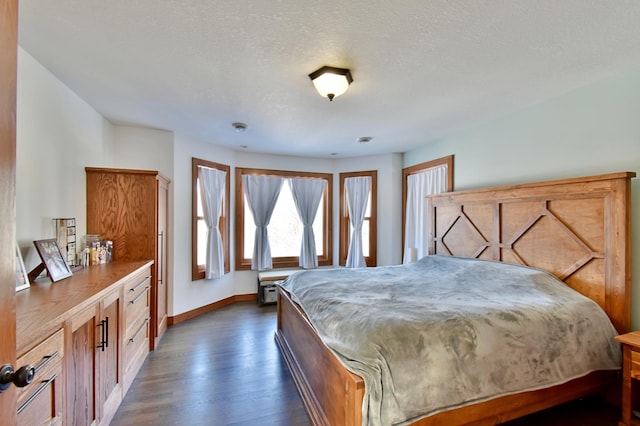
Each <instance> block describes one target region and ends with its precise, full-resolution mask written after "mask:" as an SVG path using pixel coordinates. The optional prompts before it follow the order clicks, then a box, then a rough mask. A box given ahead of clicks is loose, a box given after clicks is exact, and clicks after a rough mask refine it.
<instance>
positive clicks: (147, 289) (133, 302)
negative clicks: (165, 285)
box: [129, 287, 151, 305]
mask: <svg viewBox="0 0 640 426" xmlns="http://www.w3.org/2000/svg"><path fill="white" fill-rule="evenodd" d="M150 288H151V287H147V288H145V289H144V291H143V292H142V293H140V294H139V295H137V296H136V298H135V299H133V300H132V301H131V302H129V303H131V304H132V305H135V304H136V302H137V301H138V299H140V298H141V297H142V296H145V295H146V294H147V293H148V292H149V289H150Z"/></svg>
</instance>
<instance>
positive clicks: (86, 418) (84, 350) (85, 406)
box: [66, 307, 100, 426]
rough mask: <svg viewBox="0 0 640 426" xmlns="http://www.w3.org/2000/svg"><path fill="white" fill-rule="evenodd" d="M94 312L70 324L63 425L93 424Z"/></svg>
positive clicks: (81, 316)
mask: <svg viewBox="0 0 640 426" xmlns="http://www.w3.org/2000/svg"><path fill="white" fill-rule="evenodd" d="M97 328H98V320H97V312H96V308H95V307H94V308H91V309H89V310H87V311H85V312H83V313H82V314H80V315H78V316H77V317H75V318H74V319H73V320H72V324H71V330H72V335H71V336H72V337H71V348H70V351H69V352H70V353H71V356H70V357H68V359H69V362H67V363H66V366H67V372H66V380H67V390H68V392H67V420H68V421H67V423H68V424H73V425H80V426H83V425H90V424H93V423H94V422H95V421H96V420H97V417H98V416H97V413H96V405H95V395H96V348H97V346H98V344H99V341H100V333H99V332H97Z"/></svg>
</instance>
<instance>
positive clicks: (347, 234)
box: [339, 170, 378, 266]
mask: <svg viewBox="0 0 640 426" xmlns="http://www.w3.org/2000/svg"><path fill="white" fill-rule="evenodd" d="M357 176H370V177H371V192H370V193H369V200H368V202H367V211H366V212H365V215H364V222H363V223H362V251H363V253H364V260H365V261H366V262H367V266H376V264H377V257H376V254H377V248H376V230H377V213H378V183H377V179H378V172H377V171H376V170H370V171H366V172H352V173H340V259H339V260H340V265H345V264H346V263H347V254H348V251H349V239H350V238H351V229H352V227H351V223H350V220H349V208H348V206H347V193H346V191H345V186H344V182H345V179H346V178H350V177H357Z"/></svg>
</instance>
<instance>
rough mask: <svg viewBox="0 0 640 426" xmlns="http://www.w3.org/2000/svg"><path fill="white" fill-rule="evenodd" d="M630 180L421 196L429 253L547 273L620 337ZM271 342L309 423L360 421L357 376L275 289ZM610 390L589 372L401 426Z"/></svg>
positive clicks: (500, 416)
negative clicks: (428, 221)
mask: <svg viewBox="0 0 640 426" xmlns="http://www.w3.org/2000/svg"><path fill="white" fill-rule="evenodd" d="M634 176H635V174H634V173H631V172H625V173H615V174H608V175H600V176H592V177H586V178H576V179H565V180H559V181H548V182H542V183H536V184H524V185H513V186H508V187H501V188H490V189H483V190H476V191H463V192H455V193H447V194H442V195H439V196H434V197H431V198H430V207H429V210H430V214H431V215H432V218H433V219H434V220H433V221H432V224H433V226H432V229H431V230H430V235H429V241H430V253H431V254H437V255H440V256H438V257H441V256H454V257H464V258H474V259H479V260H482V261H484V260H487V261H500V262H505V263H509V264H516V265H526V266H531V267H535V268H540V269H542V270H544V271H548V272H550V273H551V274H553V275H554V276H555V277H557V278H558V279H560V280H562V281H563V282H564V283H565V284H566V285H567V286H569V287H571V288H572V289H574V290H576V291H577V292H579V293H581V294H582V295H584V296H586V297H587V298H589V299H591V300H593V301H594V302H595V303H596V304H597V305H599V306H600V307H601V308H602V310H603V311H604V312H605V313H606V314H607V315H608V317H609V318H610V321H611V324H613V326H615V329H616V330H617V331H618V332H626V331H628V329H629V326H630V298H629V294H630V290H629V288H630V257H629V250H630V234H629V227H630V179H631V178H632V177H634ZM481 263H482V262H481ZM486 263H493V262H486ZM372 269H374V268H372ZM376 269H377V268H376ZM276 341H277V343H278V345H279V347H280V349H281V352H282V354H283V356H284V359H285V361H286V363H287V365H288V367H289V369H290V371H291V373H292V376H293V378H294V381H295V383H296V386H297V387H298V390H299V391H300V394H301V397H302V400H303V403H304V405H305V408H306V409H307V412H308V414H309V417H310V419H311V420H312V423H313V424H319V425H324V424H326V425H360V424H363V412H365V413H367V410H363V400H364V398H365V395H366V394H367V392H366V389H365V384H364V383H365V381H364V379H363V378H362V377H361V376H360V375H357V374H354V373H353V372H351V371H350V370H349V369H347V368H346V367H345V364H344V360H342V361H341V360H340V359H339V358H338V357H337V356H336V354H335V353H334V352H333V351H332V350H330V349H329V348H328V347H327V345H326V344H325V343H324V342H323V341H322V339H321V338H320V336H319V335H318V333H317V330H316V327H314V326H313V325H312V324H311V322H310V320H309V318H307V316H306V315H305V313H304V312H303V309H302V308H301V307H300V306H299V305H298V304H297V303H295V302H294V301H293V300H292V298H291V296H290V295H289V293H288V292H287V291H286V290H284V289H279V293H278V325H277V331H276ZM616 384H619V375H618V373H617V372H616V371H615V370H611V369H608V368H604V369H598V370H596V371H593V372H591V373H589V374H586V375H579V376H577V377H575V378H571V379H569V380H567V381H562V382H561V383H558V384H554V385H552V386H542V387H540V386H537V387H534V389H533V390H527V391H524V392H515V393H505V394H504V395H503V396H498V397H491V398H488V399H482V398H480V399H478V400H477V401H476V400H473V399H472V400H471V401H470V402H468V403H462V404H456V405H455V407H452V408H447V409H445V410H442V411H440V410H433V411H432V412H430V413H429V415H428V416H427V417H421V416H416V417H415V418H416V420H415V421H413V422H412V423H411V424H416V425H456V424H496V423H501V422H504V421H507V420H510V419H513V418H516V417H519V416H522V415H526V414H529V413H531V412H535V411H538V410H541V409H544V408H547V407H550V406H553V405H557V404H560V403H563V402H566V401H569V400H572V399H575V398H578V397H580V396H584V395H588V394H593V393H597V392H602V391H603V390H605V389H607V388H608V387H611V386H615V385H616ZM405 391H406V389H405ZM367 400H368V399H367Z"/></svg>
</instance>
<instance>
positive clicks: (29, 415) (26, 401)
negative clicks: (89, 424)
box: [17, 330, 64, 425]
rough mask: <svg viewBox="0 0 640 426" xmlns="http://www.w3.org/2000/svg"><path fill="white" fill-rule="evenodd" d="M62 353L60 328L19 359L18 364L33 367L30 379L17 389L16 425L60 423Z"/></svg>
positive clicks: (62, 339)
mask: <svg viewBox="0 0 640 426" xmlns="http://www.w3.org/2000/svg"><path fill="white" fill-rule="evenodd" d="M63 355H64V334H63V331H62V330H59V331H57V332H56V333H54V334H53V335H52V336H50V337H49V338H47V339H46V340H44V341H43V342H42V343H40V344H39V345H37V346H36V347H35V348H33V349H31V350H30V351H29V352H27V353H26V354H24V355H23V356H21V357H20V358H18V361H17V365H20V366H23V365H31V366H32V367H34V369H35V375H34V377H33V380H32V382H31V383H30V384H29V385H27V386H25V387H23V388H18V406H17V410H18V425H34V424H50V425H56V424H62V413H63V404H64V400H63V398H62V395H63V387H64V375H63V374H62V358H63Z"/></svg>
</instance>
